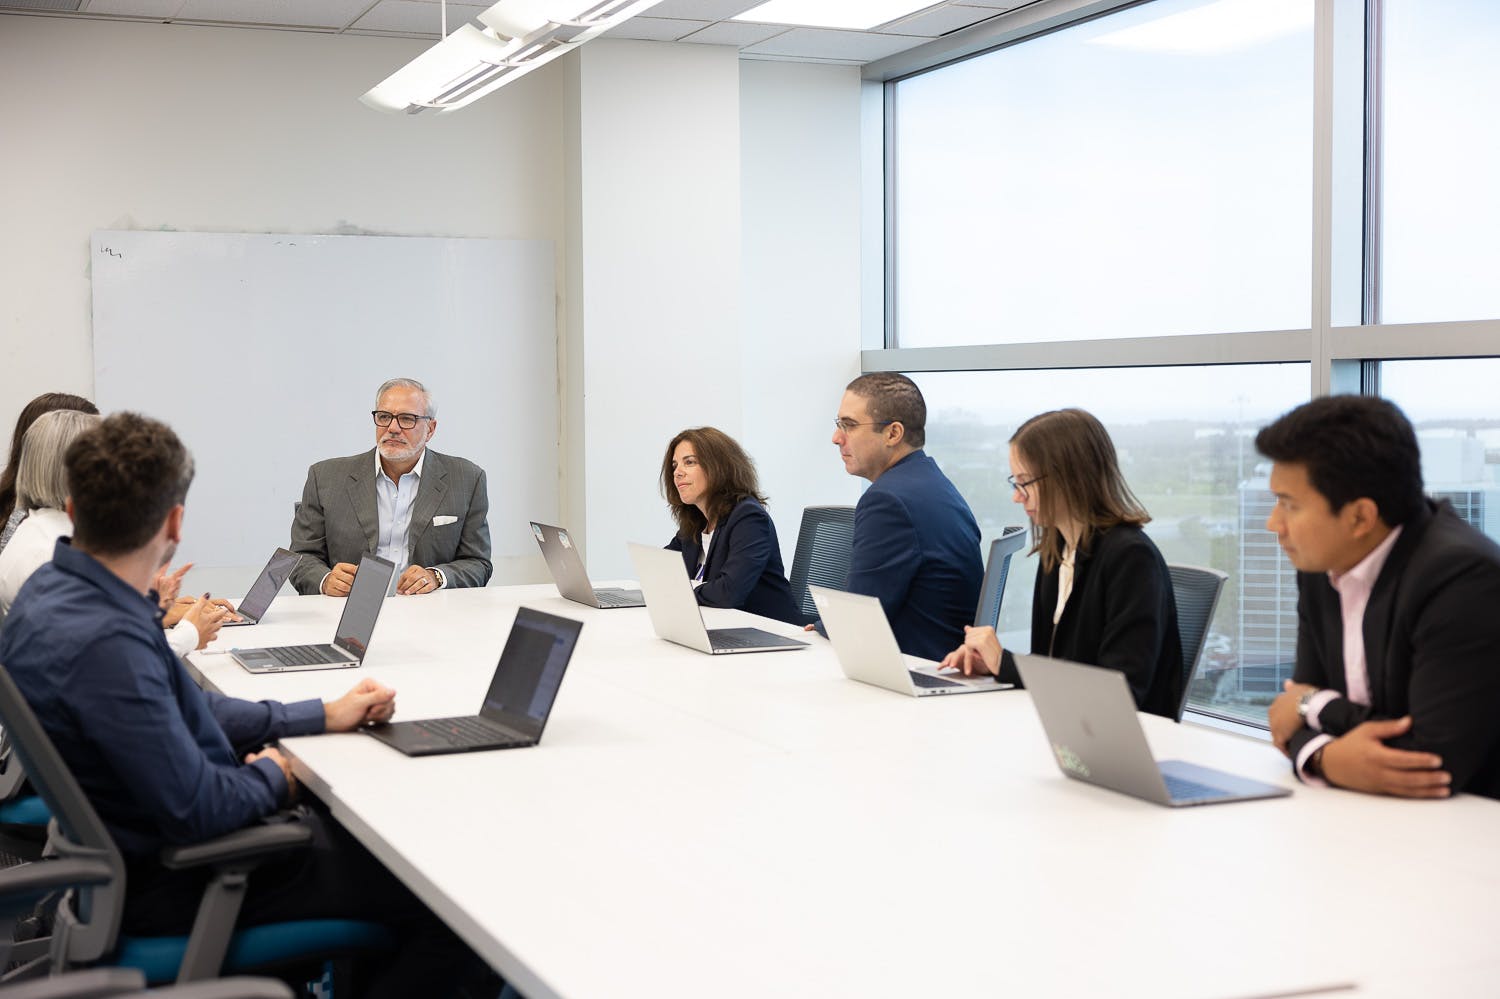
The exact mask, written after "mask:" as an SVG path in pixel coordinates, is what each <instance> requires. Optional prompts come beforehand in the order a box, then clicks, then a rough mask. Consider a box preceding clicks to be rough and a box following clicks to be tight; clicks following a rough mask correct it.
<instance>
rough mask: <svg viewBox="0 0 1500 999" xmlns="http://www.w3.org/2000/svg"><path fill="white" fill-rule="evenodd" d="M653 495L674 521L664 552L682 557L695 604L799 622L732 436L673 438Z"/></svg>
mask: <svg viewBox="0 0 1500 999" xmlns="http://www.w3.org/2000/svg"><path fill="white" fill-rule="evenodd" d="M661 489H662V494H663V495H665V496H666V498H667V505H668V506H669V507H670V508H671V510H672V518H673V519H674V520H675V521H676V522H677V535H676V537H674V538H673V539H672V540H671V542H670V543H669V544H668V545H667V547H668V548H670V549H672V550H673V551H680V552H682V561H683V564H684V565H685V566H686V568H687V572H688V575H689V576H691V577H692V578H693V588H694V591H695V592H696V594H697V596H698V603H700V604H702V605H703V606H705V607H736V608H739V609H740V610H746V611H749V612H750V613H752V614H760V615H762V616H763V617H771V618H775V619H777V620H778V621H786V622H789V623H791V624H797V623H799V622H798V617H797V612H796V608H795V607H794V606H793V604H792V589H791V587H790V586H789V585H788V584H787V581H786V572H785V571H784V570H783V569H782V563H781V547H780V544H779V543H778V542H777V540H776V525H775V524H773V523H771V517H770V515H769V514H768V513H766V508H765V502H766V498H765V497H764V496H762V495H761V493H760V484H759V483H758V482H757V481H756V476H755V463H754V462H752V461H751V460H750V456H749V455H748V454H746V453H745V449H744V448H742V447H740V445H739V444H738V443H737V442H736V441H735V440H734V438H732V437H730V436H729V435H728V434H726V433H724V432H723V431H721V430H715V429H714V428H713V427H697V428H694V429H691V430H684V431H683V432H682V433H680V434H678V435H677V436H676V437H673V438H672V440H671V443H669V444H668V445H667V454H666V457H665V458H663V459H662V464H661Z"/></svg>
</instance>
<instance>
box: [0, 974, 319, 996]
mask: <svg viewBox="0 0 1500 999" xmlns="http://www.w3.org/2000/svg"><path fill="white" fill-rule="evenodd" d="M151 995H153V996H160V997H161V999H295V997H294V996H293V995H292V990H291V989H290V988H288V987H287V986H286V985H285V984H283V983H282V982H278V981H276V980H275V979H274V978H220V979H218V980H217V981H212V982H192V983H190V984H187V985H174V986H172V987H171V988H169V989H154V990H152V992H151ZM0 999H9V997H6V996H4V993H0Z"/></svg>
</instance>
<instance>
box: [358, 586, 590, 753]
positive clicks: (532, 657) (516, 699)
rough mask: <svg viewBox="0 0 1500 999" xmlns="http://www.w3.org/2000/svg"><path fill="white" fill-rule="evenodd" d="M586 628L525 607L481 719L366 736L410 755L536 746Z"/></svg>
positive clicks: (407, 725) (396, 725) (390, 728)
mask: <svg viewBox="0 0 1500 999" xmlns="http://www.w3.org/2000/svg"><path fill="white" fill-rule="evenodd" d="M582 629H583V622H581V621H574V620H573V619H571V618H566V617H558V616H557V615H555V614H545V613H543V612H542V611H539V610H533V609H532V608H530V607H522V608H520V609H519V610H517V611H516V620H515V623H514V624H513V625H511V629H510V637H509V638H507V639H506V640H505V651H504V652H501V653H500V663H499V665H497V666H496V667H495V676H494V679H492V680H491V681H490V689H489V692H488V693H487V694H485V695H484V703H483V704H481V705H480V706H479V714H477V715H464V716H461V717H457V718H423V719H419V720H417V721H406V722H390V723H387V724H384V725H374V726H371V727H369V728H366V729H364V730H363V731H364V732H365V733H366V734H367V735H372V736H374V737H375V738H377V739H379V740H380V741H381V742H383V743H385V744H386V745H388V746H393V747H395V748H396V749H399V750H401V752H403V753H405V754H406V755H407V756H436V755H440V754H443V753H472V752H476V751H478V750H482V749H517V748H520V747H522V746H535V745H536V744H537V743H539V742H541V741H542V730H543V729H544V728H546V727H547V716H548V715H549V714H551V712H552V702H553V701H555V700H556V699H557V691H558V688H559V687H561V686H562V679H563V671H564V670H566V669H567V668H568V660H569V659H571V658H572V657H573V647H574V646H575V645H577V644H578V633H579V632H580V631H581V630H582Z"/></svg>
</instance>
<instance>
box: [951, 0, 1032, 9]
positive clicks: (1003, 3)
mask: <svg viewBox="0 0 1500 999" xmlns="http://www.w3.org/2000/svg"><path fill="white" fill-rule="evenodd" d="M960 2H961V3H962V4H963V6H965V7H986V8H988V9H990V10H993V11H1002V10H1015V9H1016V8H1018V7H1027V6H1030V4H1032V3H1035V2H1036V0H1021V2H1020V3H1017V2H1016V0H960Z"/></svg>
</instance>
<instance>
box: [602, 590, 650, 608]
mask: <svg viewBox="0 0 1500 999" xmlns="http://www.w3.org/2000/svg"><path fill="white" fill-rule="evenodd" d="M594 599H595V600H597V601H599V603H601V604H603V605H604V606H605V607H639V606H641V598H640V597H639V596H637V595H634V594H630V593H620V592H618V591H616V592H614V593H611V592H610V591H609V590H595V591H594Z"/></svg>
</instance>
